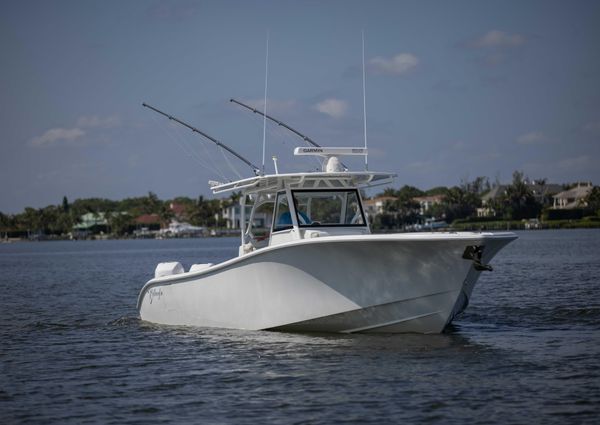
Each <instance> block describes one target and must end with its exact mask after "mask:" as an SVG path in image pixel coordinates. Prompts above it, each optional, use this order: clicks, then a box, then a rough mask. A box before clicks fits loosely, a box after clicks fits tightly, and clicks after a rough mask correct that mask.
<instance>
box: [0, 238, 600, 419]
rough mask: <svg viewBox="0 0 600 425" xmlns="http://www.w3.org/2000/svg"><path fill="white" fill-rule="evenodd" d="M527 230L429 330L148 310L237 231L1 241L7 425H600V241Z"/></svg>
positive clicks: (223, 249) (1, 410)
mask: <svg viewBox="0 0 600 425" xmlns="http://www.w3.org/2000/svg"><path fill="white" fill-rule="evenodd" d="M519 236H520V239H519V240H517V241H516V242H514V243H513V244H511V245H509V246H508V247H507V248H506V249H505V250H504V251H503V252H501V253H500V255H499V256H498V257H497V258H496V259H495V260H494V261H493V265H494V268H495V271H494V272H492V273H486V274H484V275H483V276H482V278H481V279H480V281H479V283H478V286H477V287H476V289H475V292H474V297H473V300H472V303H471V305H470V306H469V309H467V312H466V313H465V314H464V315H463V316H462V317H461V318H460V319H459V320H458V321H457V323H456V325H455V326H454V328H453V329H452V330H450V331H449V332H447V333H445V334H442V335H428V336H421V335H384V336H368V335H347V336H344V335H341V336H340V335H323V334H286V333H276V332H247V331H231V330H213V329H191V328H174V327H165V326H157V325H151V324H148V323H143V322H141V321H140V320H139V319H138V318H137V313H136V310H135V305H136V299H137V295H138V292H139V290H140V288H141V287H142V285H143V284H144V282H145V281H146V280H147V279H148V278H149V277H150V276H151V275H152V273H153V270H154V267H155V265H156V263H158V262H160V261H167V260H180V261H181V262H182V263H184V265H185V266H189V265H190V264H192V263H195V262H218V261H221V260H223V259H226V258H228V257H231V256H234V255H236V253H237V245H236V244H237V239H206V240H201V239H194V240H168V241H159V240H157V241H154V240H152V241H146V240H143V241H142V240H140V241H95V242H94V241H92V242H41V243H19V244H3V245H0V362H1V363H0V423H2V424H10V423H44V424H46V423H61V424H63V423H75V424H80V423H115V424H123V423H140V424H151V423H166V422H180V423H209V424H210V423H215V424H217V423H235V424H238V423H247V424H258V423H286V424H287V423H326V424H329V423H333V422H336V423H339V422H348V423H374V424H381V423H401V422H402V423H443V424H446V423H457V424H464V423H502V424H504V423H532V422H533V423H544V424H546V423H561V424H562V423H598V421H599V420H600V419H599V418H600V231H597V230H594V231H589V230H587V231H579V230H569V231H566V230H565V231H531V232H524V233H520V234H519Z"/></svg>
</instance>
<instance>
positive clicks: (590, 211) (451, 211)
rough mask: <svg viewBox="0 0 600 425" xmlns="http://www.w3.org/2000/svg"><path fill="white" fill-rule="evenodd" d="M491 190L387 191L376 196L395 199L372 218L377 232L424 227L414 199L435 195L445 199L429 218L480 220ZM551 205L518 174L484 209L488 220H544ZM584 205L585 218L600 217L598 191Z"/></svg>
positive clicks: (475, 184)
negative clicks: (477, 218) (536, 193)
mask: <svg viewBox="0 0 600 425" xmlns="http://www.w3.org/2000/svg"><path fill="white" fill-rule="evenodd" d="M496 185H497V183H496ZM545 185H546V180H540V181H538V187H542V188H543V187H544V186H545ZM492 188H493V186H492V184H490V181H489V179H488V178H487V177H477V178H476V179H474V180H472V181H462V182H461V183H460V185H458V186H453V187H444V186H441V187H435V188H433V189H430V190H427V191H422V190H420V189H418V188H416V187H413V186H408V185H405V186H403V187H401V188H400V189H398V190H396V189H391V188H388V189H386V190H384V191H383V192H382V193H380V194H379V195H377V196H381V197H383V196H385V197H391V198H395V199H390V200H387V201H385V202H384V205H383V212H382V213H381V214H378V215H377V216H375V217H374V218H373V223H372V224H373V227H374V228H376V229H377V228H379V229H394V228H401V227H403V226H407V225H414V224H417V223H421V222H422V221H423V219H424V218H425V217H423V216H422V215H421V213H420V204H419V202H417V200H415V198H418V197H422V196H433V195H442V197H441V202H439V203H436V204H434V205H432V206H431V207H430V208H429V209H428V210H427V212H426V214H425V215H426V217H427V218H432V219H438V220H444V221H446V222H447V223H449V224H450V223H452V222H454V221H455V220H460V219H473V218H475V217H477V209H478V208H482V207H483V206H484V205H483V201H482V196H483V195H485V194H486V193H488V192H490V190H492ZM569 188H570V185H564V186H563V189H565V190H567V189H569ZM552 201H553V198H552V196H551V195H546V196H541V197H540V196H537V197H536V196H535V194H534V192H533V189H532V186H531V185H530V184H528V183H527V179H526V178H525V175H524V173H523V172H520V171H515V172H514V173H513V176H512V182H511V183H510V184H508V185H505V186H504V190H503V191H501V192H500V193H499V194H498V196H497V197H495V198H493V199H490V200H489V201H488V202H487V203H486V205H485V208H486V209H487V212H488V214H489V217H488V219H494V220H523V219H532V218H541V217H542V216H543V214H545V213H547V212H548V211H549V209H550V207H551V206H552ZM585 204H587V205H585ZM585 204H584V205H582V207H581V211H580V213H581V214H582V215H590V216H600V188H599V187H594V188H593V189H592V191H591V192H590V194H589V195H588V197H587V199H586V200H585Z"/></svg>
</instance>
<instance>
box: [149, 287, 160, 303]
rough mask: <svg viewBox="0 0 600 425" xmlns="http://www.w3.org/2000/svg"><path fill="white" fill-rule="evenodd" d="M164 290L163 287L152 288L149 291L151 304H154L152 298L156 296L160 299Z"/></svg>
mask: <svg viewBox="0 0 600 425" xmlns="http://www.w3.org/2000/svg"><path fill="white" fill-rule="evenodd" d="M162 294H163V291H162V288H152V289H150V290H149V291H148V295H149V296H150V304H152V300H153V299H154V298H157V299H159V300H160V297H162Z"/></svg>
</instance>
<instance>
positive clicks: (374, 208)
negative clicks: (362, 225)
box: [363, 196, 397, 217]
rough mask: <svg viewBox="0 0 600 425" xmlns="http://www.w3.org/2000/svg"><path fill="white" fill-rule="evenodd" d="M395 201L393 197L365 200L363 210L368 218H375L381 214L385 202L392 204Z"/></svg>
mask: <svg viewBox="0 0 600 425" xmlns="http://www.w3.org/2000/svg"><path fill="white" fill-rule="evenodd" d="M396 199H397V198H396V197H394V196H378V197H376V198H371V199H367V200H365V201H364V202H363V208H364V209H365V212H366V213H367V215H368V216H369V217H375V216H376V215H379V214H383V211H384V206H385V203H386V202H394V201H395V200H396Z"/></svg>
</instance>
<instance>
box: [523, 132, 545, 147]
mask: <svg viewBox="0 0 600 425" xmlns="http://www.w3.org/2000/svg"><path fill="white" fill-rule="evenodd" d="M545 141H546V136H544V133H542V132H541V131H531V132H529V133H525V134H521V135H520V136H519V137H517V140H516V142H517V143H518V144H520V145H535V144H538V143H543V142H545Z"/></svg>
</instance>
